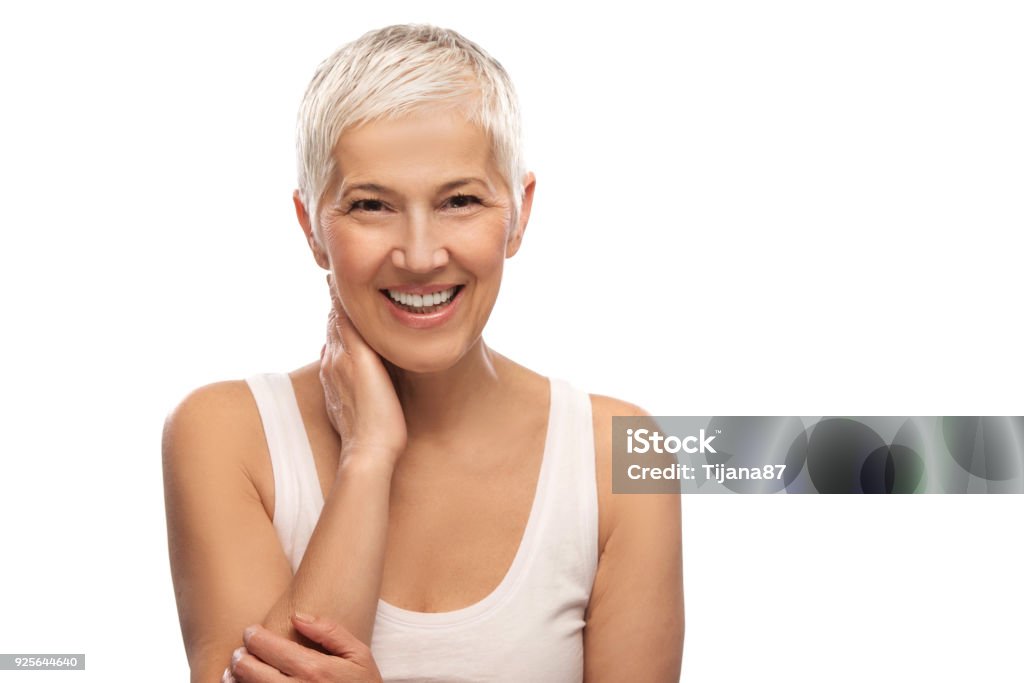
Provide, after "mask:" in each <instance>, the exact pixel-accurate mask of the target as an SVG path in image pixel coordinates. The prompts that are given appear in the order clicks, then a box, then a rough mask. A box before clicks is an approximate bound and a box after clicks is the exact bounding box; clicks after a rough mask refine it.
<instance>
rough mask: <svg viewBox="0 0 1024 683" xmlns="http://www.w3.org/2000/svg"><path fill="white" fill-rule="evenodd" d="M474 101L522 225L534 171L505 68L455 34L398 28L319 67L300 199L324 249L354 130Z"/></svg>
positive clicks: (299, 144) (304, 107) (309, 99)
mask: <svg viewBox="0 0 1024 683" xmlns="http://www.w3.org/2000/svg"><path fill="white" fill-rule="evenodd" d="M467 98H468V100H469V101H470V102H471V104H470V106H469V108H468V110H467V112H466V113H467V115H468V119H469V121H470V122H471V123H474V124H477V125H479V126H481V127H482V128H483V130H484V131H485V132H486V133H487V135H488V137H489V138H490V140H491V147H492V153H493V154H494V159H495V161H496V163H497V165H498V168H499V169H500V172H501V175H502V179H503V180H504V181H505V185H506V187H507V188H508V191H509V193H510V194H511V196H512V225H515V224H516V223H517V222H518V220H519V210H520V204H521V202H522V198H523V189H524V188H523V177H524V175H525V173H526V169H525V164H524V160H523V153H522V124H521V121H520V114H519V104H518V98H517V97H516V93H515V89H514V88H513V86H512V81H511V79H510V78H509V76H508V73H507V72H506V71H505V69H504V68H503V67H502V66H501V64H499V63H498V61H497V60H495V59H494V58H493V57H491V56H490V55H488V54H487V53H486V52H485V51H484V50H483V48H481V47H480V46H479V45H477V44H476V43H474V42H472V41H470V40H468V39H467V38H465V37H464V36H462V35H460V34H459V33H457V32H455V31H452V30H450V29H445V28H439V27H436V26H431V25H427V24H396V25H394V26H387V27H385V28H381V29H377V30H374V31H370V32H368V33H366V34H364V35H363V36H362V37H360V38H359V39H357V40H354V41H352V42H351V43H348V44H346V45H344V46H342V47H341V48H339V49H338V50H337V51H336V52H335V53H334V54H332V55H331V56H330V57H328V58H327V59H326V60H324V61H323V62H322V63H321V64H320V66H319V67H318V68H317V70H316V74H315V75H314V76H313V80H312V81H311V82H310V84H309V87H308V88H307V89H306V94H305V96H304V97H303V98H302V104H301V105H300V107H299V117H298V126H297V128H298V131H297V140H296V148H297V149H296V151H297V154H298V165H299V196H300V198H301V199H302V203H303V206H305V208H306V211H307V212H308V214H309V216H310V221H311V222H312V227H313V234H314V236H315V237H316V239H317V240H318V241H319V242H320V244H323V239H322V234H321V226H320V220H319V219H320V216H319V212H320V209H321V206H322V203H323V201H324V195H325V193H326V192H327V191H328V189H330V187H331V186H332V184H333V183H334V182H335V181H336V180H337V178H335V177H334V176H335V173H336V171H337V169H336V164H335V161H334V155H333V151H334V148H335V146H336V145H337V143H338V140H339V139H340V138H341V135H342V134H343V133H344V132H345V131H346V130H348V129H350V128H354V127H356V126H359V125H362V124H364V123H370V122H373V121H378V120H389V119H395V118H398V117H400V116H402V115H404V114H408V113H410V112H412V111H415V110H417V109H419V108H421V107H425V106H429V105H434V106H437V105H444V104H449V105H454V104H456V103H460V102H464V101H465V100H466V99H467Z"/></svg>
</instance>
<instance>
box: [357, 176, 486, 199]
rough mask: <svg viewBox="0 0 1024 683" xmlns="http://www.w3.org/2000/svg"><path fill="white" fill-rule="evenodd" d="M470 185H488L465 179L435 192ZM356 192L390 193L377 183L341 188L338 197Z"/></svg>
mask: <svg viewBox="0 0 1024 683" xmlns="http://www.w3.org/2000/svg"><path fill="white" fill-rule="evenodd" d="M470 183H480V184H481V185H483V186H484V187H489V185H488V184H487V183H486V182H485V181H484V180H482V179H480V178H476V177H467V178H458V179H456V180H451V181H449V182H447V183H445V184H444V185H441V186H440V187H438V188H437V192H438V193H441V192H448V191H450V190H454V189H455V188H458V187H462V186H463V185H469V184H470ZM356 190H363V191H365V192H376V193H378V194H387V193H390V192H391V191H392V190H391V189H390V188H387V187H385V186H383V185H378V184H377V183H356V184H355V185H348V186H346V187H343V189H342V191H341V194H340V195H339V197H344V196H345V195H347V194H348V193H349V192H355V191H356Z"/></svg>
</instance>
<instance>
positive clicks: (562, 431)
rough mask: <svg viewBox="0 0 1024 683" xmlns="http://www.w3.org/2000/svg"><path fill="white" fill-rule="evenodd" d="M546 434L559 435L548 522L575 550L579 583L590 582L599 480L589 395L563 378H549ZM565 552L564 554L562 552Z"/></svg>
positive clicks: (593, 569)
mask: <svg viewBox="0 0 1024 683" xmlns="http://www.w3.org/2000/svg"><path fill="white" fill-rule="evenodd" d="M551 387H552V401H556V400H557V405H556V406H555V408H554V410H553V411H552V414H551V419H552V424H551V426H550V429H551V430H552V432H553V433H554V434H557V440H556V443H555V444H553V445H554V446H555V448H554V451H555V452H554V454H553V455H555V458H554V463H553V464H554V465H555V467H553V468H552V471H551V473H550V474H551V478H552V481H551V482H550V483H549V490H550V491H551V492H552V493H553V494H554V495H553V496H552V498H553V499H552V500H551V501H550V504H551V508H552V509H551V513H552V515H551V519H552V520H560V521H556V522H555V523H556V524H557V525H558V526H560V527H561V529H559V531H557V532H555V533H559V534H560V535H561V536H562V541H563V542H568V544H569V545H572V546H575V548H576V550H577V551H578V555H579V567H580V569H581V572H582V576H581V577H579V578H580V580H582V581H584V582H590V583H592V582H593V578H594V575H595V574H596V571H597V560H598V557H597V546H598V540H597V533H598V532H597V516H598V509H597V479H596V465H595V462H594V459H595V452H594V426H593V416H592V409H591V404H590V395H589V394H588V393H586V392H585V391H582V390H580V389H577V388H576V387H575V386H573V385H571V384H570V383H569V382H567V381H565V380H563V379H557V378H552V380H551ZM565 550H568V548H566V549H565Z"/></svg>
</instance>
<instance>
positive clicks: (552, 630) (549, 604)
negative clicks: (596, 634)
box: [246, 373, 598, 683]
mask: <svg viewBox="0 0 1024 683" xmlns="http://www.w3.org/2000/svg"><path fill="white" fill-rule="evenodd" d="M246 382H248V384H249V388H250V389H251V391H252V394H253V396H254V397H255V399H256V405H257V406H258V407H259V411H260V416H261V417H262V419H263V429H264V433H265V434H266V437H267V447H268V449H269V451H270V459H271V464H272V466H273V470H274V491H275V494H274V499H275V503H274V528H275V529H276V530H277V536H278V538H279V539H280V541H281V546H282V547H283V548H284V551H285V554H286V556H287V557H288V559H289V561H290V562H291V567H292V572H294V571H295V570H296V569H297V568H298V566H299V562H300V561H301V560H302V555H303V553H304V552H305V550H306V545H307V544H308V542H309V538H310V536H311V535H312V533H313V528H314V527H315V526H316V523H317V520H318V518H319V516H320V511H321V510H322V509H323V504H324V501H323V494H322V492H321V489H320V483H319V480H318V479H317V474H316V465H315V464H314V460H313V452H312V449H311V448H310V445H309V439H308V437H307V434H306V430H305V426H304V425H303V423H302V417H301V414H300V412H299V406H298V402H297V400H296V398H295V390H294V388H293V386H292V383H291V379H290V378H289V376H288V375H287V374H285V373H268V374H259V375H253V376H252V377H249V378H247V379H246ZM549 383H550V390H551V408H550V413H549V416H548V431H547V437H546V440H545V444H544V456H543V460H542V462H541V468H540V476H539V479H538V481H537V489H536V492H535V494H534V499H533V506H532V507H531V509H530V517H529V520H528V521H527V524H526V530H525V532H524V534H523V538H522V540H521V542H520V545H519V549H518V551H517V552H516V556H515V559H514V560H513V561H512V565H511V567H509V569H508V572H507V573H506V574H505V577H504V578H503V579H502V581H501V583H500V584H498V587H497V588H495V589H494V591H493V592H492V593H491V594H490V595H488V596H487V597H485V598H484V599H482V600H480V601H479V602H477V603H475V604H472V605H470V606H468V607H464V608H462V609H457V610H454V611H449V612H414V611H410V610H406V609H402V608H400V607H397V606H395V605H391V604H389V603H387V602H385V601H384V600H379V601H378V604H377V618H376V622H375V626H374V631H373V639H372V641H371V643H370V649H371V650H372V652H373V657H374V659H375V660H376V662H377V666H378V667H379V668H380V672H381V675H382V676H383V678H384V680H385V681H387V682H389V683H399V682H402V683H407V682H408V683H411V682H413V681H416V682H418V683H423V682H435V681H436V682H441V681H443V682H444V683H461V682H463V681H466V682H468V681H472V682H474V683H479V682H481V681H516V682H517V683H521V682H523V681H531V682H532V681H543V682H545V683H570V682H572V683H579V681H582V680H583V627H584V624H585V622H584V620H583V613H584V610H585V609H586V606H587V602H588V600H589V599H590V591H591V588H592V587H593V584H594V575H595V573H596V571H597V559H598V558H597V484H596V478H595V471H594V432H593V423H592V421H591V406H590V397H589V396H588V395H587V394H586V393H584V392H582V391H580V390H578V389H576V388H574V387H572V386H571V385H570V384H568V383H567V382H565V381H564V380H560V379H550V380H549Z"/></svg>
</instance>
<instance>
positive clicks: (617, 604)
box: [583, 397, 684, 683]
mask: <svg viewBox="0 0 1024 683" xmlns="http://www.w3.org/2000/svg"><path fill="white" fill-rule="evenodd" d="M601 398H602V399H603V398H604V397H601ZM594 406H595V409H594V445H595V449H596V450H597V454H596V458H597V467H598V483H599V486H601V487H602V489H603V490H605V491H610V490H611V416H612V415H646V413H645V412H644V411H643V410H642V409H639V408H637V407H636V406H632V405H630V404H627V403H622V402H620V401H614V400H611V399H604V400H603V401H595V403H594ZM607 501H608V505H607V510H608V512H607V515H606V517H605V519H606V521H605V524H606V527H607V531H606V536H605V540H604V547H603V550H602V551H601V554H600V559H599V561H598V566H597V575H596V576H595V578H594V587H593V590H592V592H591V596H590V603H589V605H588V606H587V613H586V615H585V619H586V622H587V625H586V628H585V629H584V631H583V651H584V681H586V683H605V682H606V681H607V682H614V681H625V680H636V681H651V682H652V683H677V682H678V681H679V675H680V667H681V662H682V653H683V630H684V628H683V626H684V619H683V575H682V526H681V511H680V499H679V495H678V494H611V493H609V494H608V496H607Z"/></svg>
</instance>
